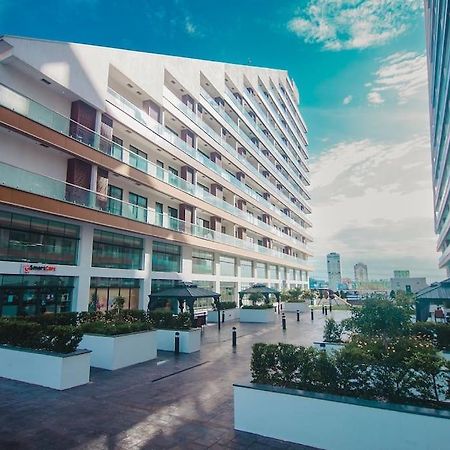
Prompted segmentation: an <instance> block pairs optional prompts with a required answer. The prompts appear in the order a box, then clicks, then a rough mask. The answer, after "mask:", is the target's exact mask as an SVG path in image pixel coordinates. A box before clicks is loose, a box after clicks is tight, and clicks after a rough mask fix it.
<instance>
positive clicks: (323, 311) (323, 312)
mask: <svg viewBox="0 0 450 450" xmlns="http://www.w3.org/2000/svg"><path fill="white" fill-rule="evenodd" d="M322 314H325V306H324V305H322Z"/></svg>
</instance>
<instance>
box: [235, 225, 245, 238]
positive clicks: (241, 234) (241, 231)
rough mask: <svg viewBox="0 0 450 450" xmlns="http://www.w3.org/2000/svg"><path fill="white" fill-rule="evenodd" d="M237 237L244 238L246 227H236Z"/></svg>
mask: <svg viewBox="0 0 450 450" xmlns="http://www.w3.org/2000/svg"><path fill="white" fill-rule="evenodd" d="M237 237H238V239H242V240H245V239H246V237H247V229H246V228H243V227H238V228H237Z"/></svg>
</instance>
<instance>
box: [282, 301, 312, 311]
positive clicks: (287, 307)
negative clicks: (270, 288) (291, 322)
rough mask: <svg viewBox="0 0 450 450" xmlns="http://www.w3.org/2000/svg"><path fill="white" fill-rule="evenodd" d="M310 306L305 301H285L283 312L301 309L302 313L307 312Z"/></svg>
mask: <svg viewBox="0 0 450 450" xmlns="http://www.w3.org/2000/svg"><path fill="white" fill-rule="evenodd" d="M307 309H308V307H307V306H306V303H305V302H286V303H283V312H297V310H299V311H300V312H301V313H304V312H306V311H307Z"/></svg>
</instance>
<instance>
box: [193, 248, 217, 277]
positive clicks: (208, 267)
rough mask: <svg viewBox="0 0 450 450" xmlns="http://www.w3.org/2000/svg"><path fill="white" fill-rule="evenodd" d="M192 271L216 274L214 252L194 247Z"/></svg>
mask: <svg viewBox="0 0 450 450" xmlns="http://www.w3.org/2000/svg"><path fill="white" fill-rule="evenodd" d="M192 273H205V274H211V275H214V253H211V252H205V251H202V250H196V249H193V250H192Z"/></svg>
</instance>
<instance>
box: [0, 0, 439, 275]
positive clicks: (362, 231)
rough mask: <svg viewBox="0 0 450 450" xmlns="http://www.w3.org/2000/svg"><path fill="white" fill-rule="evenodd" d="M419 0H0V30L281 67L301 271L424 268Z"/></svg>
mask: <svg viewBox="0 0 450 450" xmlns="http://www.w3.org/2000/svg"><path fill="white" fill-rule="evenodd" d="M422 8H423V1H422V0H276V1H275V0H227V1H226V2H211V1H210V0H208V1H206V0H159V1H156V0H133V1H132V2H124V1H123V0H58V1H57V2H55V1H50V0H43V1H41V2H36V1H35V0H0V30H2V32H3V33H5V34H15V35H23V36H31V37H38V38H45V39H55V40H64V41H73V42H83V43H91V44H97V45H107V46H112V47H121V48H129V49H134V50H142V51H149V52H156V53H165V54H173V55H180V56H187V57H194V58H204V59H212V60H219V61H227V62H232V63H238V64H252V65H257V66H265V67H274V68H283V69H287V70H288V71H289V73H290V75H291V76H292V77H293V78H294V79H295V82H296V84H297V86H298V87H299V89H300V93H301V105H300V107H301V110H302V112H303V115H304V117H305V119H306V121H307V123H308V126H309V142H310V155H311V171H312V198H313V203H312V206H313V216H312V219H313V222H314V230H313V234H314V237H315V243H314V252H315V258H314V260H313V264H314V267H315V272H314V274H313V276H315V277H317V278H324V277H325V275H326V254H327V253H328V252H330V251H337V252H340V253H341V259H342V264H343V274H344V276H349V277H351V276H352V273H353V265H354V264H355V263H356V262H358V261H362V262H365V263H366V264H367V265H368V267H369V276H370V278H372V279H379V278H388V277H389V276H391V273H392V270H394V269H410V270H411V273H412V274H413V275H416V276H427V277H428V279H429V280H430V281H431V280H437V279H441V278H443V277H444V273H443V272H442V271H440V270H438V268H437V260H438V254H437V253H436V251H435V246H436V238H435V235H434V232H433V210H432V190H431V168H430V149H429V139H428V100H427V87H426V83H427V75H426V58H425V36H424V25H423V11H422Z"/></svg>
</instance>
